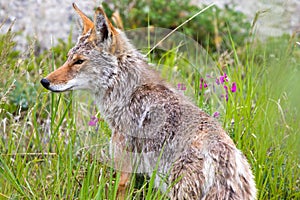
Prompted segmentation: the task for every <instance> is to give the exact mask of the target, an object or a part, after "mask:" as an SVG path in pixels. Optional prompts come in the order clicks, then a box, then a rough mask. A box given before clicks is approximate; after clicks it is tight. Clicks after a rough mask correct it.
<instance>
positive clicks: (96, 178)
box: [0, 32, 300, 200]
mask: <svg viewBox="0 0 300 200" xmlns="http://www.w3.org/2000/svg"><path fill="white" fill-rule="evenodd" d="M0 39H1V40H0V47H1V49H0V52H2V53H1V54H0V61H1V65H2V66H3V70H1V72H0V77H1V81H0V84H1V87H0V95H1V96H0V99H1V102H0V109H1V110H0V199H114V198H115V196H116V185H117V184H116V183H117V182H118V180H119V173H118V172H116V171H114V170H113V168H111V167H110V166H111V163H109V161H107V159H105V154H106V153H107V151H108V142H109V136H110V130H109V128H108V126H107V124H105V122H102V121H100V122H99V123H98V124H97V127H93V126H88V121H89V120H90V117H91V116H94V115H96V116H99V114H98V113H97V109H96V108H95V105H94V104H93V101H92V100H91V98H88V97H87V95H86V94H82V96H77V95H81V93H79V92H74V93H65V94H53V93H50V92H48V91H46V90H45V89H43V88H42V86H41V85H40V84H39V80H40V79H41V78H42V77H43V76H44V75H45V74H47V73H48V72H50V71H52V69H53V68H54V67H58V66H60V65H61V64H62V63H63V61H64V58H65V56H66V53H67V49H68V48H70V46H71V43H70V42H69V43H68V44H65V43H63V42H61V43H60V44H59V45H58V46H57V47H53V48H52V50H51V51H50V52H46V53H43V54H42V55H39V56H36V55H35V54H34V52H33V50H30V51H29V52H30V53H29V54H28V55H22V54H21V53H18V52H15V51H13V49H12V47H13V33H11V32H8V33H7V34H5V35H3V36H1V38H0ZM227 42H229V43H231V47H232V49H228V52H232V54H229V58H230V59H229V60H225V59H224V58H223V57H222V56H221V55H218V56H216V57H217V59H218V60H217V59H216V60H217V61H216V62H214V63H208V64H213V68H212V69H213V70H211V69H210V70H208V71H205V70H200V68H201V67H204V66H199V65H192V66H191V63H189V62H186V60H185V59H184V58H182V56H183V57H184V56H185V55H182V54H180V53H178V52H176V51H172V50H171V51H168V52H166V53H164V54H163V55H162V57H161V59H158V60H157V62H158V63H160V64H161V65H160V66H162V67H161V68H160V70H161V72H162V74H163V76H164V77H165V78H166V79H168V80H169V81H171V82H172V83H173V84H174V86H175V87H176V85H177V83H178V81H182V82H184V83H185V84H186V86H187V90H186V91H184V92H185V93H187V95H189V96H191V98H193V99H194V101H195V103H196V104H197V105H198V106H199V107H201V108H203V109H204V110H206V111H207V112H209V114H211V115H212V114H213V113H214V112H215V111H218V112H220V117H219V120H220V123H222V124H223V127H224V128H225V129H226V130H227V131H228V133H229V134H230V136H231V138H232V139H233V140H234V142H235V143H236V145H237V147H238V148H239V149H241V150H242V152H243V153H244V154H245V155H246V157H247V158H248V160H249V162H250V164H251V166H252V169H253V172H254V174H255V179H256V183H257V188H258V198H259V199H299V198H300V164H299V163H300V148H299V146H300V133H299V128H300V127H299V125H300V124H299V122H300V116H299V108H300V107H299V105H298V100H299V98H298V96H297V95H298V94H297V91H299V89H300V86H299V85H300V84H299V83H300V79H299V78H298V77H299V75H300V72H299V69H300V51H299V48H300V47H298V46H295V38H290V37H280V38H270V39H269V40H267V41H265V42H263V43H262V42H257V41H255V42H251V43H248V44H247V45H245V46H242V47H235V45H234V42H233V41H232V40H231V38H230V36H228V37H227ZM168 72H171V73H168ZM208 72H212V73H213V75H215V76H216V77H218V76H220V75H222V74H223V73H225V72H226V73H227V75H228V77H229V79H230V80H229V81H230V83H229V82H228V83H227V84H228V86H230V84H231V83H232V82H236V84H237V91H236V92H234V93H232V92H229V97H228V101H226V100H224V98H221V97H220V94H222V93H224V90H223V89H222V87H221V86H219V88H217V90H216V91H214V90H212V88H211V87H212V86H211V85H209V86H208V89H203V90H200V89H199V84H200V81H199V80H200V78H201V77H204V78H205V77H206V73H208ZM216 77H214V78H216ZM213 82H214V79H212V80H211V81H210V83H211V84H212V83H213ZM216 87H218V86H216ZM200 93H201V94H202V95H200ZM203 94H205V95H203ZM82 97H86V99H85V100H82ZM79 99H81V100H80V101H79ZM153 178H154V177H148V178H144V177H143V176H142V177H140V176H134V177H133V178H132V179H133V180H132V184H131V185H130V190H129V191H128V195H129V196H128V199H140V198H142V197H144V198H145V199H149V200H150V199H166V196H165V195H164V194H162V193H161V192H160V191H159V190H155V189H154V188H153Z"/></svg>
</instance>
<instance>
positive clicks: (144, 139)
mask: <svg viewBox="0 0 300 200" xmlns="http://www.w3.org/2000/svg"><path fill="white" fill-rule="evenodd" d="M73 7H74V9H75V11H76V12H77V13H78V14H79V15H80V17H81V19H82V22H83V31H82V35H81V36H80V37H79V38H78V41H77V44H76V45H75V46H74V47H73V48H72V49H71V50H70V51H69V53H68V58H67V60H66V62H65V63H64V64H63V65H62V66H61V67H60V68H58V69H57V70H55V71H53V72H52V73H50V74H49V75H48V76H47V77H45V78H43V79H42V80H41V84H42V85H43V86H44V87H45V88H47V89H49V90H51V91H53V92H64V91H68V90H77V89H88V90H90V91H91V92H92V93H94V94H95V97H96V102H97V104H98V107H99V110H100V112H101V114H102V116H103V117H104V119H105V120H106V122H107V123H108V124H109V126H110V128H111V130H112V132H113V134H112V138H111V145H112V148H111V150H112V153H113V154H114V161H115V166H116V167H117V169H118V170H120V171H121V178H120V182H119V185H118V198H120V199H123V198H124V197H125V196H124V195H125V191H126V188H127V186H128V181H129V180H130V174H131V173H133V172H134V171H133V169H138V170H141V171H143V172H147V173H149V174H151V172H152V171H153V169H155V167H156V165H157V163H158V171H159V172H158V173H159V174H160V177H161V175H163V176H164V177H167V181H166V183H162V180H160V178H159V176H157V179H156V186H157V187H160V189H162V190H165V189H166V187H168V186H169V187H171V189H170V190H169V192H168V195H169V197H170V198H171V199H182V200H183V199H243V200H246V199H256V188H255V182H254V177H253V175H252V172H251V169H250V166H249V164H248V162H247V160H246V158H245V157H244V155H243V154H242V153H241V152H240V151H239V150H238V149H237V148H236V146H235V145H234V143H233V141H232V140H231V139H230V137H229V136H228V135H227V134H226V132H225V131H224V130H223V129H222V127H221V126H220V125H219V124H218V123H217V122H216V121H215V120H214V118H212V117H210V116H209V115H208V114H206V113H205V112H203V111H202V110H200V109H199V108H198V107H197V106H195V105H193V103H191V102H190V101H189V100H188V99H186V98H185V97H184V96H182V94H180V93H179V92H177V91H176V90H175V89H173V88H172V87H170V86H169V85H168V84H167V83H165V82H164V81H163V80H162V79H160V78H159V75H158V74H157V73H156V72H155V71H153V70H152V69H151V67H150V66H149V65H148V63H147V61H146V60H145V57H144V56H143V55H142V54H140V53H139V52H138V51H137V50H136V49H135V48H134V47H133V46H132V45H131V44H130V42H129V41H128V39H127V38H126V36H125V34H124V33H122V32H121V31H120V30H118V29H117V28H115V27H113V25H112V24H111V22H110V21H109V20H108V18H107V17H106V15H105V13H104V11H103V10H102V9H101V8H98V9H97V10H96V11H95V17H94V21H92V20H90V19H89V18H88V17H87V16H86V15H85V14H84V13H83V12H82V11H81V10H79V8H78V7H77V6H76V5H75V4H73ZM124 154H128V156H124ZM132 155H133V157H134V156H136V157H137V155H138V156H139V159H131V158H128V157H130V156H132ZM126 159H127V160H126ZM128 160H131V161H128ZM132 160H133V161H132ZM125 162H126V163H125ZM122 163H125V164H122Z"/></svg>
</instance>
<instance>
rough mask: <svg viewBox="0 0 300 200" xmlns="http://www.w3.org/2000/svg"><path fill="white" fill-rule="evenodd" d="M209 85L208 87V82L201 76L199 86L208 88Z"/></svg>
mask: <svg viewBox="0 0 300 200" xmlns="http://www.w3.org/2000/svg"><path fill="white" fill-rule="evenodd" d="M207 87H208V85H207V83H206V82H205V81H204V79H203V78H201V79H200V85H199V88H200V89H203V88H207Z"/></svg>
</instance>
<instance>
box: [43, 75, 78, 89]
mask: <svg viewBox="0 0 300 200" xmlns="http://www.w3.org/2000/svg"><path fill="white" fill-rule="evenodd" d="M41 84H42V85H43V86H44V88H46V89H47V90H50V91H51V92H65V91H69V90H72V89H73V88H74V87H75V86H76V85H71V86H69V87H68V85H51V83H50V81H48V80H47V79H46V78H43V79H42V80H41Z"/></svg>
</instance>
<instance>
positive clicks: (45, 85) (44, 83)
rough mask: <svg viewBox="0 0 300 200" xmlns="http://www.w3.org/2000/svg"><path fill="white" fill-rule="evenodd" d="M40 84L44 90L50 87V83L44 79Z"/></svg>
mask: <svg viewBox="0 0 300 200" xmlns="http://www.w3.org/2000/svg"><path fill="white" fill-rule="evenodd" d="M41 84H42V85H43V86H44V87H45V88H46V89H48V88H49V86H50V82H49V81H48V79H45V78H43V79H42V80H41Z"/></svg>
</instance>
